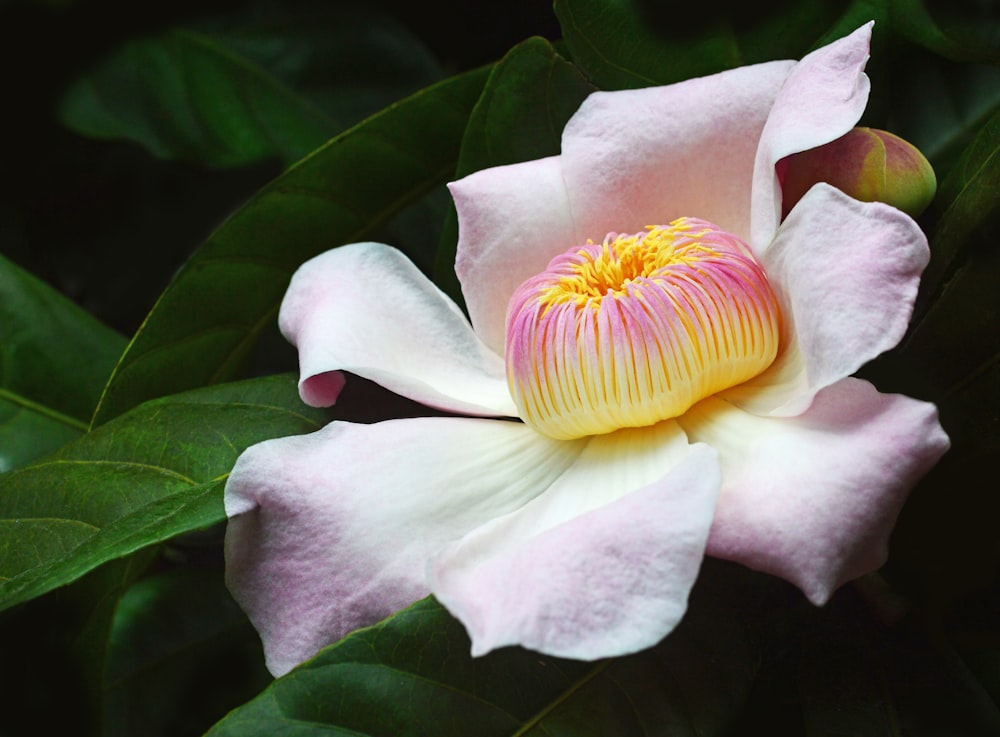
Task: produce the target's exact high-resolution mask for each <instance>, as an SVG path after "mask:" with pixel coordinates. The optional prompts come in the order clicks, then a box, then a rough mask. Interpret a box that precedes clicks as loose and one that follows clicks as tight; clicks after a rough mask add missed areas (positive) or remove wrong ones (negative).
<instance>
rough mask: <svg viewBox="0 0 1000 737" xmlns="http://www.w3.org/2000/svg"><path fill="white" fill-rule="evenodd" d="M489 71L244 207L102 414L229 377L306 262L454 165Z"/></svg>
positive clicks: (190, 276)
mask: <svg viewBox="0 0 1000 737" xmlns="http://www.w3.org/2000/svg"><path fill="white" fill-rule="evenodd" d="M488 72H489V70H488V69H480V70H476V71H473V72H469V73H466V74H463V75H461V76H459V77H455V78H452V79H450V80H448V81H446V82H442V83H440V84H438V85H435V86H434V87H431V88H429V89H427V90H424V91H422V92H419V93H417V94H416V95H414V96H412V97H410V98H408V99H407V100H404V101H403V102H400V103H398V104H397V105H394V106H393V107H391V108H389V109H387V110H385V111H384V112H382V113H379V114H378V115H376V116H374V117H372V118H369V119H368V120H366V121H365V122H363V123H361V124H360V125H358V126H356V127H354V128H352V129H351V130H349V131H347V132H345V133H344V134H342V135H340V136H337V137H336V138H334V139H333V140H331V141H330V142H329V143H327V144H326V145H324V146H323V147H322V148H320V149H319V150H317V151H316V152H314V153H313V154H312V155H310V156H308V157H307V158H305V159H303V160H302V161H301V162H299V163H298V164H296V165H295V166H293V167H292V168H291V169H289V170H288V171H287V172H286V173H285V174H283V175H282V176H280V177H279V178H278V179H276V180H275V181H274V182H272V183H271V184H270V185H268V186H267V187H265V188H264V189H263V190H261V191H260V192H259V193H258V194H257V195H256V196H255V197H254V198H253V199H252V200H250V202H248V203H247V204H246V205H245V206H244V207H243V208H242V209H240V210H239V211H237V212H236V213H235V214H234V215H233V216H232V217H231V218H230V219H229V220H228V221H227V222H226V223H224V224H223V225H222V226H221V227H220V228H219V229H218V230H217V231H216V232H215V233H213V234H212V236H211V237H210V238H209V239H208V241H207V242H206V243H205V244H204V245H203V246H202V247H201V249H200V250H199V251H198V252H197V253H195V255H194V256H193V257H192V258H191V259H190V260H189V261H188V263H187V264H186V265H185V266H184V267H183V268H182V269H181V270H180V272H178V274H177V275H176V276H175V277H174V279H173V281H172V282H171V283H170V285H169V286H168V287H167V289H166V291H165V292H164V293H163V294H162V295H161V296H160V299H159V300H158V301H157V303H156V304H155V305H154V307H153V309H152V311H151V312H150V314H149V315H148V316H147V318H146V321H145V322H144V323H143V325H142V327H141V328H140V329H139V331H138V333H136V335H135V336H134V337H133V339H132V342H131V343H130V344H129V346H128V348H127V349H126V352H125V354H124V356H123V357H122V359H121V361H120V362H119V364H118V366H117V367H116V369H115V372H114V374H113V375H112V377H111V379H110V381H109V383H108V386H107V388H106V389H105V392H104V395H103V397H102V399H101V403H100V405H99V407H98V409H97V412H96V414H95V418H94V423H95V424H100V423H102V422H105V421H106V420H108V419H110V418H111V417H114V416H115V415H117V414H120V413H121V412H123V411H125V410H127V409H130V408H131V407H134V406H135V405H137V404H139V403H140V402H142V401H145V400H147V399H151V398H153V397H157V396H162V395H166V394H172V393H176V392H179V391H184V390H186V389H191V388H194V387H198V386H204V385H205V384H210V383H214V382H218V381H223V380H226V379H228V378H231V377H233V376H234V374H235V373H236V371H237V370H238V368H239V365H240V363H241V361H242V360H243V359H244V358H245V357H246V355H247V354H248V352H249V351H250V349H251V348H252V347H253V345H254V343H255V341H256V340H257V338H258V336H259V335H260V333H261V331H262V330H263V329H264V328H265V326H268V325H271V324H273V322H274V320H275V316H276V314H277V311H278V306H279V305H280V303H281V298H282V295H283V294H284V291H285V288H286V287H287V285H288V280H289V279H290V278H291V274H292V272H293V271H294V270H295V269H296V268H297V267H298V266H299V265H300V264H301V263H302V262H303V261H305V260H306V259H308V258H310V257H312V256H315V255H316V254H318V253H320V252H322V251H323V250H325V249H328V248H333V247H334V246H339V245H342V244H344V243H349V242H352V241H358V240H364V239H365V238H366V237H369V236H370V234H371V233H372V231H373V229H374V228H376V227H378V226H379V225H380V224H382V223H383V222H385V221H386V220H387V219H388V218H389V217H390V216H392V215H393V214H395V213H396V212H398V211H399V210H401V209H402V208H403V207H404V206H406V205H408V204H410V203H412V202H414V201H415V200H417V199H418V198H420V197H421V196H422V195H424V194H426V193H427V192H428V191H430V190H431V189H433V188H434V187H435V186H436V185H438V184H440V183H441V182H443V181H444V180H445V179H446V178H448V177H449V176H450V175H451V174H452V172H453V171H454V168H455V161H456V159H457V158H458V148H459V145H460V140H461V135H462V131H463V130H464V129H465V124H466V121H467V120H468V115H469V111H470V110H471V108H472V106H473V104H474V102H475V99H476V97H478V95H479V92H480V90H481V89H482V85H483V83H484V82H485V80H486V76H487V74H488ZM401 245H404V246H405V244H401ZM417 260H418V262H419V260H420V259H417Z"/></svg>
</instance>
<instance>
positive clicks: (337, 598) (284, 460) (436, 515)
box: [225, 418, 586, 675]
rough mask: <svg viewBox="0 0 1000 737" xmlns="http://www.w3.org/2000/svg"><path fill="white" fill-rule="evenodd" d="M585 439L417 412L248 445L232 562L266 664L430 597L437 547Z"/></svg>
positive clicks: (232, 583) (236, 489) (516, 504)
mask: <svg viewBox="0 0 1000 737" xmlns="http://www.w3.org/2000/svg"><path fill="white" fill-rule="evenodd" d="M585 445H586V441H572V442H567V441H555V440H551V439H548V438H545V437H543V436H540V435H538V434H537V433H536V432H535V431H534V430H531V429H530V428H528V427H527V426H526V425H523V424H521V423H518V422H506V421H502V420H481V419H467V418H417V419H406V420H391V421H388V422H381V423H378V424H375V425H355V424H350V423H340V422H335V423H332V424H330V425H328V426H327V427H326V428H324V429H322V430H320V431H318V432H315V433H312V434H310V435H303V436H298V437H289V438H280V439H277V440H270V441H267V442H265V443H261V444H259V445H255V446H253V447H251V448H250V449H249V450H247V451H246V452H245V453H243V455H241V456H240V458H239V460H238V461H237V463H236V466H235V468H233V471H232V474H231V475H230V477H229V481H228V483H227V485H226V492H225V501H226V513H227V514H228V515H229V516H230V517H231V519H230V521H229V528H228V530H227V533H226V567H227V574H226V575H227V582H228V585H229V587H230V589H231V591H232V592H233V595H234V596H235V598H236V600H237V601H238V602H239V603H240V605H241V606H242V607H243V608H244V610H246V612H247V613H248V615H249V616H250V619H251V621H252V622H253V623H254V626H255V627H256V628H257V631H258V632H259V633H260V635H261V638H262V640H263V642H264V650H265V654H266V657H267V663H268V668H269V669H270V670H271V672H272V673H274V674H275V675H280V674H282V673H284V672H286V671H288V670H290V669H291V668H292V667H294V666H295V665H297V664H298V663H300V662H302V661H303V660H305V659H306V658H308V657H311V656H312V655H313V654H315V653H316V652H317V651H318V650H319V649H320V648H322V647H323V646H325V645H328V644H330V643H332V642H335V641H336V640H338V639H340V638H341V637H342V636H344V635H345V634H347V633H348V632H350V631H351V630H354V629H356V628H358V627H363V626H367V625H371V624H374V623H375V622H377V621H378V620H380V619H382V618H383V617H385V616H387V615H389V614H391V613H392V612H394V611H396V610H397V609H399V608H401V607H404V606H406V605H408V604H410V603H411V602H413V601H415V600H416V599H419V598H422V597H423V596H426V595H427V593H428V591H429V589H428V585H427V579H426V569H427V561H428V560H429V559H430V558H431V557H432V556H433V555H436V554H437V553H438V552H439V551H440V550H441V549H442V548H443V547H444V546H445V545H447V544H449V543H451V542H453V541H454V540H457V539H459V538H460V537H462V536H463V535H464V534H466V533H467V532H469V531H470V530H472V529H474V528H476V527H478V526H480V525H482V524H485V523H487V522H488V521H490V520H492V519H494V518H496V517H499V516H503V515H505V514H507V513H508V512H510V511H512V510H514V509H518V508H520V507H522V506H523V505H524V504H526V503H527V502H528V501H529V500H531V499H532V498H534V497H535V496H537V495H538V494H539V493H541V491H542V490H544V489H545V488H547V487H548V486H549V485H550V484H552V483H553V482H554V481H555V480H556V479H558V478H559V476H560V475H561V474H562V473H563V472H564V471H565V470H566V469H567V468H568V467H570V465H571V464H572V463H573V461H574V460H575V459H576V458H577V456H578V455H579V454H580V452H581V451H582V450H583V448H584V446H585Z"/></svg>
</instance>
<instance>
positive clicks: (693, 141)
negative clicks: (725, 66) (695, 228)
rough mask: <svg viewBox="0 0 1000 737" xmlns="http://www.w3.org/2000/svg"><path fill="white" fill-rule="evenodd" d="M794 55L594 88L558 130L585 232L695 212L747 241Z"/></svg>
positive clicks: (597, 237)
mask: <svg viewBox="0 0 1000 737" xmlns="http://www.w3.org/2000/svg"><path fill="white" fill-rule="evenodd" d="M794 64H795V63H794V62H792V61H775V62H767V63H764V64H756V65H753V66H746V67H740V68H737V69H732V70H729V71H725V72H720V73H719V74H713V75H711V76H707V77H700V78H696V79H690V80H686V81H684V82H679V83H677V84H672V85H667V86H663V87H650V88H646V89H638V90H625V91H618V92H595V93H594V94H592V95H590V97H588V98H587V99H586V100H585V101H584V103H583V105H581V106H580V109H579V110H578V111H577V113H576V114H575V115H574V116H573V117H572V119H571V120H570V121H569V122H568V123H567V125H566V128H565V130H564V131H563V140H562V157H561V161H562V167H563V171H564V175H565V180H566V189H567V191H568V192H569V198H570V208H571V210H572V212H573V213H574V215H575V217H576V219H577V226H578V228H580V229H581V230H582V233H581V235H582V236H583V237H584V238H590V239H592V240H593V241H595V242H598V243H599V242H601V241H602V240H603V239H604V236H605V235H606V234H607V233H608V232H612V231H614V232H619V233H636V232H639V231H641V230H643V229H644V228H645V227H646V226H649V225H666V224H667V223H669V222H670V221H672V220H674V219H676V218H678V217H685V216H686V217H698V218H702V219H704V220H708V221H710V222H712V223H715V224H716V225H718V226H719V227H721V228H722V229H723V230H726V231H728V232H731V233H734V234H736V235H738V236H740V237H741V238H743V239H748V238H749V235H750V192H751V184H752V181H753V167H754V158H755V156H756V151H757V142H758V140H759V138H760V135H761V131H762V129H763V128H764V124H765V121H766V120H767V117H768V114H769V112H770V110H771V107H772V105H773V104H774V100H775V96H776V95H777V94H778V91H779V89H781V85H782V83H783V82H784V80H785V79H786V77H787V76H788V74H789V72H790V71H791V70H792V69H793V68H794Z"/></svg>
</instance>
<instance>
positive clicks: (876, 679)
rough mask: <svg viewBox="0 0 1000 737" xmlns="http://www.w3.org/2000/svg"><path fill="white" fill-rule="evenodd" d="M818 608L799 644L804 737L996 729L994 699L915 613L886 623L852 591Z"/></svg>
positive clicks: (973, 733)
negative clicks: (890, 624) (812, 625)
mask: <svg viewBox="0 0 1000 737" xmlns="http://www.w3.org/2000/svg"><path fill="white" fill-rule="evenodd" d="M845 593H848V592H845ZM823 614H824V615H825V616H823V617H821V618H819V619H820V623H821V624H820V626H817V627H816V628H815V629H814V631H812V632H810V633H809V635H808V636H807V637H805V638H804V639H803V644H802V651H803V652H802V660H801V663H800V669H799V673H798V679H797V683H798V686H799V690H800V692H801V695H802V701H803V716H804V723H805V730H804V735H805V737H827V736H828V735H876V734H879V735H881V734H885V735H907V737H937V736H938V735H961V736H962V737H990V736H991V735H996V734H1000V710H998V708H997V704H996V703H994V702H993V701H992V700H991V699H990V697H989V695H988V694H987V693H986V692H985V691H984V689H983V688H982V686H981V685H980V684H979V683H978V682H977V681H976V679H975V678H974V677H973V675H972V674H971V673H970V672H969V671H968V670H967V668H966V667H965V666H964V664H963V663H962V662H961V659H960V658H959V657H958V655H957V654H956V653H955V652H954V651H953V650H952V649H951V648H950V647H948V646H947V645H945V644H944V643H943V642H941V639H942V638H940V637H936V638H933V639H932V636H931V635H930V634H929V633H928V632H926V631H925V630H923V629H922V628H921V627H920V626H919V624H918V622H916V621H914V620H915V619H916V617H913V618H909V619H905V620H903V621H902V622H900V623H898V624H897V625H895V626H894V627H892V628H889V627H885V626H883V625H881V624H880V623H878V622H875V621H873V620H872V616H871V613H870V610H868V609H867V607H865V606H864V605H863V604H862V603H861V602H859V601H857V600H856V599H855V598H854V597H851V596H838V597H837V598H835V599H834V601H833V602H831V604H830V605H828V609H827V610H826V611H825V612H824V613H823Z"/></svg>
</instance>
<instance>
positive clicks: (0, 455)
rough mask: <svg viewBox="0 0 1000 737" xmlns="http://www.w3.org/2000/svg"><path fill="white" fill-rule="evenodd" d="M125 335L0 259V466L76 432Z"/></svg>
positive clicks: (49, 448) (84, 424) (58, 443)
mask: <svg viewBox="0 0 1000 737" xmlns="http://www.w3.org/2000/svg"><path fill="white" fill-rule="evenodd" d="M124 347H125V339H124V338H122V337H121V336H120V335H118V334H117V333H115V332H114V331H113V330H111V329H109V328H107V327H105V326H104V325H102V324H101V323H100V322H98V321H97V320H96V319H94V318H93V317H91V316H90V315H89V314H88V313H87V312H86V311H85V310H83V309H82V308H81V307H79V306H77V305H76V304H74V303H73V302H71V301H70V300H68V299H66V298H65V297H63V296H62V295H61V294H59V293H58V292H57V291H56V290H54V289H52V288H51V287H50V286H48V285H47V284H45V283H44V282H42V281H41V280H39V279H36V278H35V277H34V276H32V275H31V274H29V273H28V272H26V271H24V270H23V269H21V268H19V267H18V266H16V265H15V264H13V263H12V262H10V261H8V260H7V259H4V258H3V257H0V471H6V470H9V469H11V468H16V467H18V466H21V465H23V464H25V463H27V462H28V461H30V460H32V459H34V458H37V457H39V456H42V455H44V454H46V453H48V452H50V451H52V450H55V449H56V448H58V447H60V446H62V445H64V444H66V443H67V442H69V441H70V440H73V439H74V438H77V437H79V436H80V434H81V433H83V432H84V431H85V430H86V429H87V420H88V418H89V417H90V415H91V413H92V412H93V410H94V407H95V406H96V404H97V400H98V397H100V394H101V388H102V387H103V385H104V383H105V381H106V380H107V377H108V376H109V375H110V373H111V370H112V369H113V368H114V365H115V361H117V359H118V357H119V356H120V355H121V352H122V350H123V349H124Z"/></svg>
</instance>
